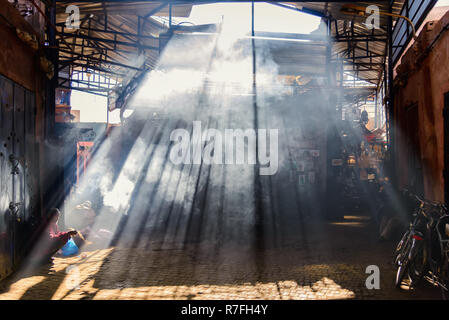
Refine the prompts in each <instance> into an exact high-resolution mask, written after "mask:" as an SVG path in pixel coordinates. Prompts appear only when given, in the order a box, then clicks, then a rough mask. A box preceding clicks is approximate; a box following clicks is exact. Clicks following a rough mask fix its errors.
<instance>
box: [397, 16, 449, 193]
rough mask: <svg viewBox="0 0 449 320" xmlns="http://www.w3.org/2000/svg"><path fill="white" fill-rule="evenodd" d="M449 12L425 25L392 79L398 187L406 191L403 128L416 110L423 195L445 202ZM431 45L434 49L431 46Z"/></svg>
mask: <svg viewBox="0 0 449 320" xmlns="http://www.w3.org/2000/svg"><path fill="white" fill-rule="evenodd" d="M448 24H449V11H448V12H447V13H446V14H445V15H444V16H443V17H442V18H441V19H440V20H439V21H430V22H428V23H427V24H426V25H425V26H424V28H423V30H422V31H421V33H420V34H419V37H418V40H417V41H416V42H415V43H414V45H413V46H412V47H411V48H409V49H408V51H407V52H406V53H405V55H404V56H403V58H402V60H401V64H400V66H399V67H398V68H397V71H398V74H397V77H396V79H395V104H394V105H395V115H396V117H395V127H396V128H397V139H396V147H397V158H396V164H397V166H396V167H397V174H398V178H399V179H398V180H399V184H400V187H407V184H408V178H407V176H408V172H407V170H408V166H407V163H408V161H409V159H407V158H408V153H407V148H409V147H407V143H406V140H407V137H406V136H405V135H406V134H405V132H406V131H405V128H406V125H407V124H406V122H407V109H408V108H409V107H410V106H412V105H414V104H416V105H417V106H418V119H419V120H418V123H415V124H412V125H413V126H414V127H415V128H416V130H417V131H418V135H419V148H417V147H418V146H412V147H413V148H414V149H415V150H419V149H420V154H419V157H420V159H421V163H422V167H423V177H424V195H425V197H426V198H427V199H430V200H436V201H444V179H443V169H444V137H443V133H444V131H443V107H444V94H445V93H446V92H449V31H445V30H444V28H445V27H446V26H447V25H448ZM433 42H434V43H433ZM432 43H433V47H432V48H431V45H432Z"/></svg>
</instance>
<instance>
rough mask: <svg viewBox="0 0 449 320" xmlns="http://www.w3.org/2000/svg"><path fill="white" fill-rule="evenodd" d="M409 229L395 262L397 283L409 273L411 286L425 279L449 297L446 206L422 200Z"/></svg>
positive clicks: (448, 216) (399, 284)
mask: <svg viewBox="0 0 449 320" xmlns="http://www.w3.org/2000/svg"><path fill="white" fill-rule="evenodd" d="M414 197H415V198H416V199H417V200H418V201H419V203H420V205H419V207H418V209H417V210H416V211H415V213H414V214H413V216H414V217H415V218H414V220H413V222H412V223H411V224H410V227H409V229H408V230H407V231H406V232H405V233H404V235H403V237H402V238H401V240H400V241H399V243H398V245H397V247H396V250H395V254H394V260H393V263H394V264H395V266H397V268H398V270H397V273H396V286H397V287H400V286H401V285H402V282H403V280H404V278H405V276H406V275H407V276H408V279H409V281H410V287H416V285H417V284H418V283H419V282H420V281H421V279H422V278H425V279H426V280H427V281H429V282H430V283H432V284H434V285H436V286H438V287H440V288H441V291H442V297H443V299H448V298H449V291H448V290H449V269H448V268H449V265H448V264H449V215H448V214H447V208H446V206H445V205H443V204H440V203H436V202H431V201H425V200H421V199H420V198H419V197H418V196H416V195H415V196H414Z"/></svg>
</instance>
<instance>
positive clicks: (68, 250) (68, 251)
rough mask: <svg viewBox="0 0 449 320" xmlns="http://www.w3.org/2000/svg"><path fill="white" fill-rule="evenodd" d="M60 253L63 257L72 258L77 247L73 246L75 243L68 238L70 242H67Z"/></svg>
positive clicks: (76, 251)
mask: <svg viewBox="0 0 449 320" xmlns="http://www.w3.org/2000/svg"><path fill="white" fill-rule="evenodd" d="M61 251H62V255H63V256H64V257H67V256H72V255H74V254H77V253H78V246H77V245H76V244H75V241H73V239H72V238H70V240H69V241H67V243H66V244H65V245H64V247H62V248H61Z"/></svg>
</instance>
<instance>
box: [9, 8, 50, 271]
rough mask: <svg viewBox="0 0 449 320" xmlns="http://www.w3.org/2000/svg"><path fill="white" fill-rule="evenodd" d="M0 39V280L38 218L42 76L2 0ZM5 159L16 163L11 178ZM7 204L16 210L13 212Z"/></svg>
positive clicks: (25, 28)
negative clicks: (0, 194) (0, 195)
mask: <svg viewBox="0 0 449 320" xmlns="http://www.w3.org/2000/svg"><path fill="white" fill-rule="evenodd" d="M19 34H21V37H20V36H19ZM33 35H34V36H35V37H36V39H35V40H34V44H35V45H36V46H35V47H34V49H33V39H32V36H33ZM0 39H1V41H0V75H1V76H2V77H1V79H0V80H1V81H0V82H1V85H0V97H1V100H0V120H1V126H0V129H1V130H0V140H1V145H0V149H1V150H0V155H1V156H2V157H1V159H0V160H1V161H0V164H1V166H2V169H3V170H0V174H1V177H0V183H1V187H2V188H1V190H2V197H0V200H1V201H0V202H1V203H0V219H1V223H0V227H1V228H0V229H1V230H0V236H1V237H0V238H1V239H0V248H1V249H2V250H1V257H0V279H2V278H3V277H5V276H7V275H8V274H9V273H11V272H12V270H13V269H14V268H16V267H17V265H18V264H19V263H20V261H21V259H22V257H23V253H24V250H23V249H24V248H25V246H26V242H27V241H28V239H29V238H30V236H31V231H32V230H34V229H33V228H34V227H35V226H36V224H37V222H36V221H35V218H36V217H39V216H40V214H41V210H40V209H41V203H42V201H41V200H42V195H41V181H42V179H41V172H42V170H41V168H40V164H41V163H43V162H42V161H39V156H40V155H42V152H41V150H42V148H43V143H42V141H43V133H44V132H43V128H44V126H43V123H44V111H43V110H44V108H43V107H44V85H45V75H44V74H43V72H42V71H41V69H40V62H39V57H40V55H41V54H42V51H41V50H38V46H37V44H38V43H39V42H40V43H42V41H41V40H40V39H39V35H38V34H37V33H36V32H35V31H34V29H33V27H32V26H31V25H30V24H29V23H28V22H27V21H25V19H24V18H23V17H22V16H21V15H20V13H19V12H18V11H17V10H16V9H15V8H14V7H13V6H12V5H11V4H10V3H9V2H8V1H7V0H0ZM27 39H28V40H27ZM11 156H13V157H14V158H15V159H17V172H16V173H14V174H12V172H13V171H14V170H12V168H13V167H14V166H15V165H14V164H13V161H11V158H10V157H11ZM10 203H16V204H17V205H16V207H15V209H14V210H12V209H11V205H10ZM16 209H17V211H16ZM15 211H16V212H15Z"/></svg>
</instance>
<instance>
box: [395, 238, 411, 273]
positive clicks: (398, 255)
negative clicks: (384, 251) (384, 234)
mask: <svg viewBox="0 0 449 320" xmlns="http://www.w3.org/2000/svg"><path fill="white" fill-rule="evenodd" d="M409 234H410V230H407V231H406V232H405V233H404V235H403V236H402V238H401V240H400V241H399V243H398V244H397V246H396V249H395V250H394V253H393V265H394V266H395V267H396V266H398V262H399V259H400V258H401V255H402V252H403V250H404V247H405V242H406V241H407V239H408V238H409Z"/></svg>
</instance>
